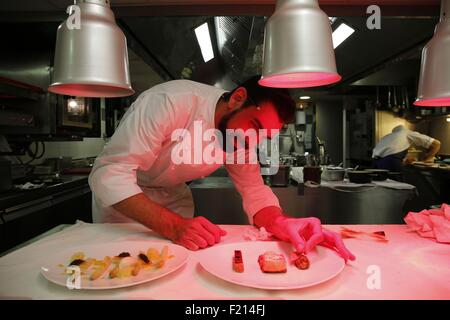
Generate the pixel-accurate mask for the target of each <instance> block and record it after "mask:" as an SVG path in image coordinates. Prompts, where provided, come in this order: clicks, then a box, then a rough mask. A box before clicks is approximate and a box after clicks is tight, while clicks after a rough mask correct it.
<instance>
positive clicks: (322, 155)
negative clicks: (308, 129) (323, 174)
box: [316, 137, 326, 164]
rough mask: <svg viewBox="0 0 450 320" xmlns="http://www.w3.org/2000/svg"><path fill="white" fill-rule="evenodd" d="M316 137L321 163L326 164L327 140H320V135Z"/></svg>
mask: <svg viewBox="0 0 450 320" xmlns="http://www.w3.org/2000/svg"><path fill="white" fill-rule="evenodd" d="M316 139H317V149H318V150H319V164H326V163H325V162H326V160H325V141H322V140H320V139H319V137H316Z"/></svg>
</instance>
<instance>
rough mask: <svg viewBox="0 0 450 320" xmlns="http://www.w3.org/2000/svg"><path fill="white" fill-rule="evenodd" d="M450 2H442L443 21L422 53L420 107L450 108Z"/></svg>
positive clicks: (417, 103) (418, 95) (416, 102)
mask: <svg viewBox="0 0 450 320" xmlns="http://www.w3.org/2000/svg"><path fill="white" fill-rule="evenodd" d="M449 14H450V0H444V1H442V6H441V21H440V22H439V24H438V25H437V26H436V30H435V33H434V36H433V38H432V39H431V40H430V42H428V43H427V45H426V46H425V47H424V48H423V51H422V65H421V69H420V80H419V89H418V92H417V100H416V101H415V102H414V104H415V105H416V106H420V107H439V106H450V17H448V15H449Z"/></svg>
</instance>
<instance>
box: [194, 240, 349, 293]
mask: <svg viewBox="0 0 450 320" xmlns="http://www.w3.org/2000/svg"><path fill="white" fill-rule="evenodd" d="M234 250H241V251H242V257H243V260H244V272H243V273H238V272H235V271H233V268H232V259H233V255H234ZM266 251H274V252H277V253H282V254H284V256H285V258H286V265H287V272H286V273H263V272H262V271H261V269H260V267H259V264H258V256H259V255H261V254H263V253H264V252H266ZM292 251H293V248H292V245H291V244H288V243H285V242H274V241H270V242H269V241H248V242H241V243H231V244H226V245H221V246H215V247H211V248H209V249H207V250H205V252H204V253H202V256H201V260H200V264H201V265H202V266H203V268H205V270H207V271H208V272H210V273H211V274H213V275H215V276H217V277H219V278H221V279H223V280H226V281H229V282H232V283H235V284H239V285H242V286H246V287H252V288H258V289H268V290H287V289H300V288H306V287H310V286H314V285H317V284H319V283H322V282H325V281H327V280H330V279H331V278H333V277H335V276H337V275H338V274H339V273H340V272H341V271H342V270H343V269H344V266H345V263H344V260H343V259H342V258H341V257H339V256H338V255H337V254H336V253H335V252H333V251H332V250H329V249H325V248H323V247H317V248H316V249H315V250H314V251H312V252H310V253H309V254H308V258H309V261H310V267H309V269H307V270H299V269H297V267H295V265H294V264H291V263H290V262H289V256H290V254H291V252H292Z"/></svg>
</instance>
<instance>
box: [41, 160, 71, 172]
mask: <svg viewBox="0 0 450 320" xmlns="http://www.w3.org/2000/svg"><path fill="white" fill-rule="evenodd" d="M44 165H46V166H49V167H51V168H52V172H61V171H63V170H64V169H68V168H70V167H72V157H57V158H47V159H45V161H44Z"/></svg>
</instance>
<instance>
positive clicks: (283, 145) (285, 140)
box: [279, 134, 293, 155]
mask: <svg viewBox="0 0 450 320" xmlns="http://www.w3.org/2000/svg"><path fill="white" fill-rule="evenodd" d="M279 140H280V154H281V155H288V154H290V152H291V148H292V145H293V142H292V137H291V135H287V134H286V135H285V134H280V135H279Z"/></svg>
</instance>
